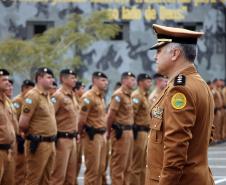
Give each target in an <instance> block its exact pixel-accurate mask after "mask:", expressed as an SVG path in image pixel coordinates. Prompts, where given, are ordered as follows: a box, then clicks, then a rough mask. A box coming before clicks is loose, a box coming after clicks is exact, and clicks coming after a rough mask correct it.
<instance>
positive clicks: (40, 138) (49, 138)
mask: <svg viewBox="0 0 226 185" xmlns="http://www.w3.org/2000/svg"><path fill="white" fill-rule="evenodd" d="M26 139H27V140H30V141H32V140H36V141H38V142H55V141H56V139H57V136H56V135H53V136H40V135H31V134H29V135H28V136H27V137H26Z"/></svg>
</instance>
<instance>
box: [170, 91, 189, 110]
mask: <svg viewBox="0 0 226 185" xmlns="http://www.w3.org/2000/svg"><path fill="white" fill-rule="evenodd" d="M186 104H187V99H186V96H185V95H184V94H183V93H176V94H174V95H173V97H172V99H171V105H172V106H173V108H175V109H178V110H179V109H183V108H184V107H185V106H186Z"/></svg>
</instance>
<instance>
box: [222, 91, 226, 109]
mask: <svg viewBox="0 0 226 185" xmlns="http://www.w3.org/2000/svg"><path fill="white" fill-rule="evenodd" d="M222 94H223V96H224V106H225V108H226V87H224V88H223V89H222Z"/></svg>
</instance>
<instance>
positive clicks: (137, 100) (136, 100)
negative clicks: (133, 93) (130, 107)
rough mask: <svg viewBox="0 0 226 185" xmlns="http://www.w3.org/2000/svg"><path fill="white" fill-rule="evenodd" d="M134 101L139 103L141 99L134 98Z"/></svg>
mask: <svg viewBox="0 0 226 185" xmlns="http://www.w3.org/2000/svg"><path fill="white" fill-rule="evenodd" d="M132 100H133V103H135V104H138V103H139V102H140V100H139V99H138V98H133V99H132Z"/></svg>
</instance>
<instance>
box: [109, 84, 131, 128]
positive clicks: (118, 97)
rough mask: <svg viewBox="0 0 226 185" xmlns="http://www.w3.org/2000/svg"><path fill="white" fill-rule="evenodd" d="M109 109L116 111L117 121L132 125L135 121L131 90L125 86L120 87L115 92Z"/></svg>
mask: <svg viewBox="0 0 226 185" xmlns="http://www.w3.org/2000/svg"><path fill="white" fill-rule="evenodd" d="M109 109H111V110H113V111H115V112H116V117H115V122H116V123H120V124H126V125H132V124H133V123H134V118H133V104H132V100H131V92H130V91H128V90H127V89H125V88H124V87H120V88H119V89H117V90H116V91H115V92H114V94H113V95H112V98H111V102H110V106H109Z"/></svg>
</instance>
